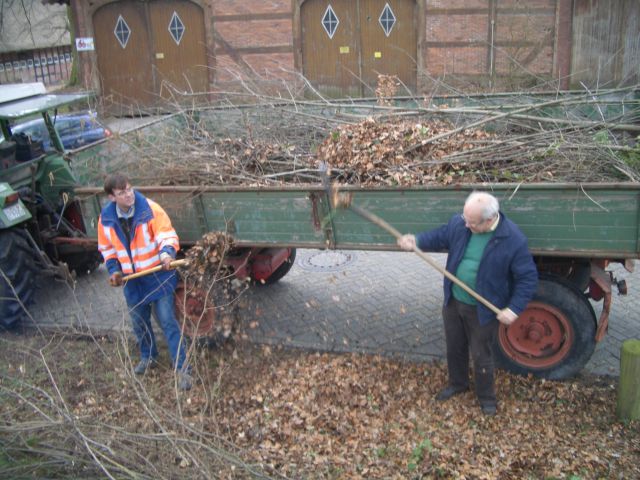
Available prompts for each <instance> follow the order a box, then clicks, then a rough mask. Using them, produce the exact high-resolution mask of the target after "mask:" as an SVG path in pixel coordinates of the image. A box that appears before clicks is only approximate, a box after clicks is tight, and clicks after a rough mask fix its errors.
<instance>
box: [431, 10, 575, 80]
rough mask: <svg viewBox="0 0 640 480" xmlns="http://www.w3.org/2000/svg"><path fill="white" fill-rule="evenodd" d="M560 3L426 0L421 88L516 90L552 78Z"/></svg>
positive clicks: (554, 69)
mask: <svg viewBox="0 0 640 480" xmlns="http://www.w3.org/2000/svg"><path fill="white" fill-rule="evenodd" d="M559 1H563V0H558V1H556V0H528V1H523V0H472V1H468V0H448V1H442V0H426V18H425V29H426V32H425V47H426V48H425V50H424V66H425V67H424V72H423V73H424V77H425V78H424V80H423V82H421V84H422V85H423V88H424V89H429V88H430V87H431V86H433V85H434V84H435V83H438V82H442V81H444V82H445V83H449V84H453V85H455V86H457V87H462V88H465V87H466V88H470V89H486V88H492V89H495V88H498V89H499V88H505V87H506V88H519V87H520V86H522V87H529V86H531V85H533V84H536V85H539V84H540V83H544V82H545V81H546V80H551V79H553V76H554V71H556V70H557V69H556V68H555V65H554V61H555V60H554V47H555V45H556V23H557V21H556V20H557V19H556V17H557V10H558V9H557V6H558V5H557V4H558V2H559Z"/></svg>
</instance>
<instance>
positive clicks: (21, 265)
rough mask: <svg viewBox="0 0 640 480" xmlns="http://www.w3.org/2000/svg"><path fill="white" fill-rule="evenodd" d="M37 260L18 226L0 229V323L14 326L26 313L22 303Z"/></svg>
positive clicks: (29, 296)
mask: <svg viewBox="0 0 640 480" xmlns="http://www.w3.org/2000/svg"><path fill="white" fill-rule="evenodd" d="M37 271H38V263H37V261H36V259H35V257H34V252H33V249H32V247H31V245H30V244H29V241H28V240H27V233H26V232H23V231H22V230H19V229H13V230H8V231H3V232H0V326H1V327H4V328H6V329H9V328H13V327H15V326H16V325H17V324H18V322H19V321H20V320H21V319H22V318H23V317H24V316H25V315H26V311H25V309H24V306H26V305H28V304H29V303H30V302H31V299H32V297H33V294H34V292H35V283H36V272H37Z"/></svg>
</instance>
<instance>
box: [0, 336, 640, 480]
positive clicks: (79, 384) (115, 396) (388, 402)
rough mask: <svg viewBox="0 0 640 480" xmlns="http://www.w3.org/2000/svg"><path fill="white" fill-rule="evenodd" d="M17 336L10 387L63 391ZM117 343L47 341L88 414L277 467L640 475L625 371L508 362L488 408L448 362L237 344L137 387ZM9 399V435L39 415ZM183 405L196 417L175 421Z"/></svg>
mask: <svg viewBox="0 0 640 480" xmlns="http://www.w3.org/2000/svg"><path fill="white" fill-rule="evenodd" d="M11 341H12V344H13V345H12V348H10V349H8V348H3V353H2V357H3V364H4V365H5V369H4V372H3V376H2V383H1V385H2V387H3V390H4V391H5V392H6V391H7V388H8V387H9V386H10V385H14V386H15V385H17V384H16V383H15V380H16V379H18V378H19V379H21V381H23V382H34V383H36V384H37V385H38V386H39V388H41V389H42V391H43V392H44V391H50V390H51V385H50V378H49V377H48V376H47V375H42V368H41V367H42V365H40V362H41V361H42V357H40V356H39V355H25V354H24V353H21V352H27V351H31V352H34V351H36V349H37V347H38V345H37V343H39V342H42V339H40V340H38V339H37V338H27V339H24V338H19V337H13V338H12V340H11ZM114 349H116V346H115V344H113V343H108V342H107V343H102V344H99V345H97V344H92V343H90V342H78V341H74V340H70V339H64V338H57V339H55V341H53V342H49V341H48V343H47V346H46V348H45V349H44V350H42V349H41V350H40V351H41V352H44V355H46V356H47V357H48V362H49V363H50V364H51V365H55V368H54V369H53V373H54V374H55V375H56V378H57V379H58V385H57V388H60V391H61V394H62V396H63V397H64V398H65V399H66V400H67V402H68V406H69V409H70V410H71V411H73V413H74V415H75V417H76V418H77V419H78V422H82V420H83V419H90V420H91V422H93V423H92V424H104V425H109V426H110V427H109V431H113V432H115V431H120V430H122V431H129V432H131V433H135V435H136V438H139V439H142V438H145V436H146V435H152V434H154V435H157V432H158V431H165V430H166V432H165V433H164V434H163V437H162V438H165V437H166V438H173V439H174V440H172V443H171V445H175V443H176V440H175V438H181V436H185V437H186V438H192V437H195V438H196V439H197V441H198V445H201V442H205V444H207V442H212V443H213V442H214V440H213V439H216V440H215V442H216V448H220V443H219V442H222V444H223V445H224V446H225V447H226V448H227V449H229V450H231V451H233V452H234V453H235V454H237V455H239V456H240V457H241V458H243V459H244V461H245V462H246V464H247V465H251V466H252V467H251V468H253V469H256V468H257V469H260V470H262V471H264V472H266V473H267V474H269V475H272V476H274V477H279V476H286V477H288V478H336V479H337V478H349V479H351V478H468V479H521V478H574V479H596V478H638V477H639V476H640V435H639V433H640V432H639V425H638V422H631V423H628V424H624V423H620V422H618V421H617V420H616V418H615V415H614V411H615V401H616V391H615V383H616V381H615V379H611V378H606V377H583V378H580V379H576V380H573V381H567V382H550V381H544V380H540V379H534V378H523V377H518V376H513V375H510V374H506V373H503V372H500V373H499V374H498V375H497V392H498V398H499V401H500V404H499V411H498V416H497V417H493V418H491V417H485V416H483V415H482V413H481V412H480V409H479V407H478V404H477V401H476V399H475V396H474V394H473V393H471V392H467V393H464V394H462V395H460V396H458V397H456V398H455V399H454V400H451V401H448V402H445V403H438V402H436V401H435V400H434V398H433V397H434V395H435V394H436V393H437V392H438V391H439V390H440V389H441V388H442V387H443V386H444V385H445V384H446V369H445V368H444V366H443V365H441V364H440V363H409V362H403V361H399V360H393V359H388V358H384V357H380V356H368V355H358V354H348V355H333V354H327V353H308V352H303V351H285V350H282V349H279V348H272V347H264V348H259V347H252V346H250V345H240V346H238V347H237V348H232V347H231V346H229V345H228V346H227V347H225V348H224V349H222V350H218V351H207V350H199V351H195V352H193V354H194V355H195V356H194V357H193V358H194V367H195V369H194V374H195V377H196V378H197V379H198V383H197V385H196V386H195V387H194V388H193V389H192V390H191V391H189V392H187V393H185V394H180V395H178V396H176V395H175V394H173V393H171V392H172V385H173V380H172V378H173V376H172V373H171V371H170V369H169V368H168V366H167V364H166V360H165V361H164V362H163V365H162V366H161V368H158V369H154V370H150V371H149V372H150V374H149V375H147V376H145V377H143V378H140V377H138V378H137V379H136V380H141V382H142V383H141V385H138V387H136V388H133V387H132V386H131V385H130V384H129V383H128V382H130V380H127V379H128V376H127V374H126V372H127V370H126V367H124V366H123V365H122V364H119V362H118V358H119V355H117V354H116V353H115V352H114V351H113V350H114ZM163 354H164V352H163ZM105 355H106V358H107V359H108V360H107V361H105V357H104V356H105ZM77 358H82V362H81V363H78V362H77V361H76V360H75V359H77ZM129 368H130V367H129ZM22 384H24V383H22ZM127 385H129V386H127ZM140 386H142V387H143V388H144V390H143V391H144V395H141V394H140V390H139V387H140ZM16 388H17V387H16ZM23 393H24V392H23ZM54 397H55V396H54ZM22 398H23V399H24V398H25V397H24V396H23V397H22ZM40 408H43V407H40ZM0 412H1V418H2V422H3V425H4V426H5V430H4V431H5V434H3V436H4V435H6V432H7V431H10V428H9V427H10V426H11V425H13V424H18V423H20V422H21V421H22V420H27V419H28V420H29V421H30V422H31V421H32V419H33V418H34V416H35V417H40V414H39V413H38V412H35V411H34V410H32V409H31V408H30V407H29V403H28V402H24V401H22V400H21V399H20V397H19V396H15V395H6V394H5V395H4V398H3V402H2V403H1V406H0ZM171 412H173V413H171ZM166 415H169V417H168V418H167V417H165V416H166ZM176 415H178V416H179V418H180V419H181V420H180V423H179V424H178V425H183V427H179V426H178V427H176V426H175V424H174V423H173V422H174V421H175V416H176ZM169 425H170V426H171V428H169ZM158 429H160V430H158ZM112 435H115V433H112ZM154 438H155V440H154V442H153V443H152V444H151V445H150V444H148V443H145V444H141V445H137V447H136V448H138V449H139V454H140V455H142V456H143V457H145V458H149V456H151V457H153V458H156V457H159V459H158V461H157V462H156V463H155V464H154V465H155V466H154V468H161V467H162V466H164V464H163V463H162V461H161V460H160V459H162V458H164V454H163V446H162V442H161V437H157V436H156V437H154ZM139 441H140V442H142V440H139ZM178 443H179V444H180V445H183V446H182V447H181V448H186V446H187V445H189V444H188V443H187V442H178ZM169 446H170V445H169ZM113 448H116V447H115V445H114V446H113ZM172 448H173V447H172ZM200 448H202V447H200ZM203 452H204V451H203ZM165 453H166V452H165ZM203 454H204V453H200V455H203ZM188 458H189V456H188V455H185V454H183V455H182V456H180V457H179V460H176V462H174V463H171V462H169V463H167V465H166V466H164V468H168V469H171V468H173V467H174V466H175V468H179V469H180V470H181V471H184V472H185V473H184V474H185V475H187V476H189V477H198V476H202V471H200V470H198V465H197V462H196V464H194V463H193V461H191V460H188ZM194 458H196V457H194ZM139 468H141V469H144V468H146V467H145V465H144V464H141V465H140V466H139ZM219 468H220V469H221V470H218V472H219V473H220V477H228V478H235V477H243V476H246V474H247V471H246V470H240V469H239V468H238V467H237V466H236V464H231V463H228V464H224V465H223V466H221V467H219ZM147 471H148V470H147ZM168 472H169V470H167V471H166V472H165V474H166V475H169V476H171V474H170V473H168ZM242 472H244V473H242Z"/></svg>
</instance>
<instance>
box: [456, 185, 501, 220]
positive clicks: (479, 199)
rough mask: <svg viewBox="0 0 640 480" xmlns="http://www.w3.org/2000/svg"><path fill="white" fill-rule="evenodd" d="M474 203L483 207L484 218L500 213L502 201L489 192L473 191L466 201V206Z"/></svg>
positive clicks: (493, 216) (487, 218)
mask: <svg viewBox="0 0 640 480" xmlns="http://www.w3.org/2000/svg"><path fill="white" fill-rule="evenodd" d="M472 203H475V204H477V205H478V206H480V208H481V212H482V220H489V219H490V218H495V217H497V216H498V215H499V213H500V203H499V202H498V199H497V198H496V197H494V196H493V195H491V194H490V193H487V192H477V191H474V192H471V194H469V196H468V197H467V200H466V201H465V202H464V205H465V207H466V206H467V205H470V204H472Z"/></svg>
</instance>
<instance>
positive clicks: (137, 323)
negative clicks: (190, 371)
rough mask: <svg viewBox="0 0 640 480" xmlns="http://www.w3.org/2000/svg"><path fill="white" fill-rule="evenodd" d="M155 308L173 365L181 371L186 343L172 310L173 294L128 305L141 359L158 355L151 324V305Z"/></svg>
mask: <svg viewBox="0 0 640 480" xmlns="http://www.w3.org/2000/svg"><path fill="white" fill-rule="evenodd" d="M152 305H153V306H154V308H155V314H156V319H157V320H158V323H159V324H160V328H162V332H163V333H164V336H165V338H166V339H167V344H168V346H169V353H170V354H171V360H172V362H173V366H174V367H175V368H176V369H177V370H178V371H181V370H182V369H183V367H184V363H185V358H186V355H185V350H186V345H185V342H184V340H183V339H182V335H181V334H180V326H179V325H178V321H177V320H176V315H175V311H174V308H175V307H174V303H173V294H171V295H165V296H164V297H161V298H159V299H158V300H155V301H153V302H151V303H149V304H147V305H135V306H129V314H130V315H131V324H132V325H133V333H134V334H135V336H136V341H137V342H138V346H139V347H140V358H141V359H142V360H148V359H155V358H156V357H157V356H158V347H157V345H156V337H155V335H154V334H153V328H152V326H151V306H152Z"/></svg>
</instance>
